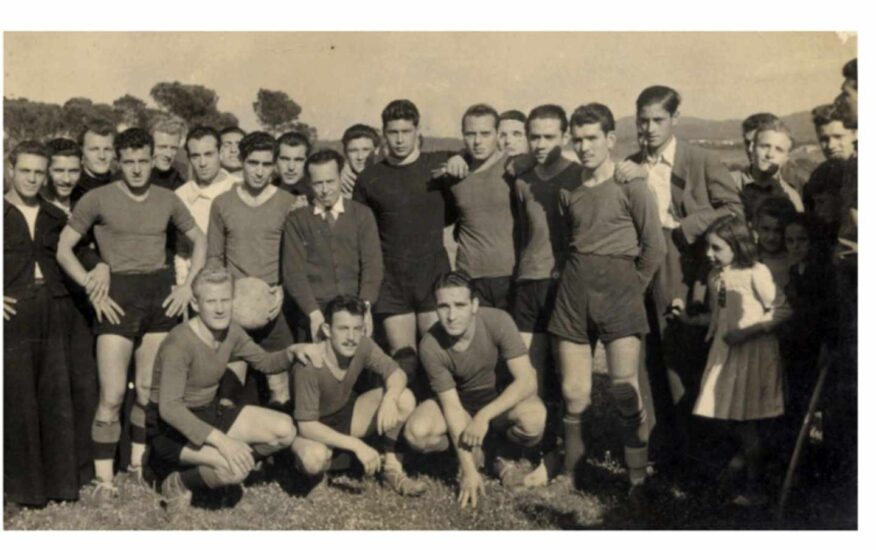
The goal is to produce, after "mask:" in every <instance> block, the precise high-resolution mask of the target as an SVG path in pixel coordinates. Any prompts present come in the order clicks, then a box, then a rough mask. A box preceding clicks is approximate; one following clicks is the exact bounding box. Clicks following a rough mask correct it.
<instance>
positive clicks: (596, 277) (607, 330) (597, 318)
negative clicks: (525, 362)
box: [548, 254, 648, 344]
mask: <svg viewBox="0 0 876 550" xmlns="http://www.w3.org/2000/svg"><path fill="white" fill-rule="evenodd" d="M548 331H549V332H550V333H551V334H555V335H557V336H559V337H560V338H563V339H565V340H569V341H571V342H575V343H579V344H588V343H589V344H593V343H595V341H596V339H599V340H601V341H602V343H603V344H607V343H609V342H612V341H614V340H617V339H618V338H623V337H625V336H640V335H643V334H647V333H648V317H647V314H646V313H645V288H644V285H643V284H642V281H641V279H640V278H639V273H638V271H636V263H635V260H634V259H633V258H621V257H611V256H595V255H592V254H572V255H570V256H569V260H568V262H567V263H566V267H565V269H564V270H563V276H562V278H561V281H560V289H559V291H558V292H557V299H556V304H555V306H554V314H553V316H552V317H551V321H550V325H549V326H548Z"/></svg>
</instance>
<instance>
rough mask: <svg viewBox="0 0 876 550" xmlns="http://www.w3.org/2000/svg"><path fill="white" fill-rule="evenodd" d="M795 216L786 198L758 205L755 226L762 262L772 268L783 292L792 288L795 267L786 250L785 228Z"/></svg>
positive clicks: (765, 201)
mask: <svg viewBox="0 0 876 550" xmlns="http://www.w3.org/2000/svg"><path fill="white" fill-rule="evenodd" d="M794 215H795V210H794V205H793V204H791V202H790V201H788V200H787V199H785V198H784V197H767V198H765V199H763V200H762V201H761V202H760V204H759V205H758V207H757V211H756V212H755V214H754V219H753V220H752V224H751V227H752V229H753V230H754V233H755V235H756V237H757V255H758V259H759V260H760V261H761V262H763V264H764V265H766V266H767V267H768V268H769V270H770V272H771V273H772V274H773V280H774V281H775V283H776V285H777V286H778V287H779V288H781V289H784V288H785V286H786V285H787V284H788V270H789V269H790V267H791V260H790V258H789V255H788V251H787V250H786V249H785V226H786V225H787V224H788V222H789V221H790V220H791V219H792V218H793V217H794Z"/></svg>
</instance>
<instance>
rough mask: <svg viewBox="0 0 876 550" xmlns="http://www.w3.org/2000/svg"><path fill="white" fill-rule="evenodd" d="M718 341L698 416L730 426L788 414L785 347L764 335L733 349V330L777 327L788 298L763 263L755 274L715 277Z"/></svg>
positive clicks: (712, 332)
mask: <svg viewBox="0 0 876 550" xmlns="http://www.w3.org/2000/svg"><path fill="white" fill-rule="evenodd" d="M709 291H710V294H711V303H712V320H711V324H710V325H709V333H708V336H707V339H709V338H711V339H712V347H711V348H710V350H709V359H708V361H707V363H706V370H705V371H704V372H703V380H702V384H701V385H700V394H699V397H698V398H697V402H696V404H695V405H694V411H693V412H694V414H696V415H699V416H705V417H709V418H719V419H725V420H755V419H759V418H772V417H776V416H780V415H782V414H783V412H784V400H783V395H782V366H781V359H780V357H779V342H778V339H777V338H776V336H775V335H774V334H771V333H770V334H761V335H759V336H757V337H755V338H752V339H750V340H748V341H746V342H743V343H741V344H736V345H733V346H729V345H727V343H726V342H725V341H724V335H725V334H727V332H728V331H729V330H732V329H738V328H746V327H750V326H752V325H755V324H758V323H762V322H773V321H774V312H775V311H776V309H777V308H778V307H780V306H784V294H783V293H782V292H781V290H779V289H778V288H777V287H776V284H775V282H774V281H773V276H772V274H771V273H770V270H769V269H768V268H767V267H766V266H765V265H763V264H762V263H756V264H755V265H754V266H753V267H750V268H734V267H725V268H722V269H720V270H715V271H713V272H712V273H711V274H710V275H709Z"/></svg>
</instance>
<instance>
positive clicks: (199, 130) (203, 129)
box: [186, 124, 222, 153]
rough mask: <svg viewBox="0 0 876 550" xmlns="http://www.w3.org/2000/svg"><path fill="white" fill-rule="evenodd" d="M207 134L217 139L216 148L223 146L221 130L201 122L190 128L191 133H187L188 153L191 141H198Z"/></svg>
mask: <svg viewBox="0 0 876 550" xmlns="http://www.w3.org/2000/svg"><path fill="white" fill-rule="evenodd" d="M207 136H212V137H213V138H214V139H215V140H216V149H219V147H221V146H222V138H221V137H220V136H219V132H217V131H216V128H213V127H212V126H205V125H203V124H199V125H197V126H195V127H194V128H192V129H191V130H189V133H188V134H186V153H188V152H189V142H190V141H192V140H194V141H198V140H201V139H204V138H205V137H207Z"/></svg>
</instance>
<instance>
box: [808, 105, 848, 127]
mask: <svg viewBox="0 0 876 550" xmlns="http://www.w3.org/2000/svg"><path fill="white" fill-rule="evenodd" d="M831 122H842V123H843V127H845V128H848V129H850V130H852V129H855V128H857V121H855V120H852V118H851V116H850V113H849V112H848V109H845V108H843V106H842V105H838V104H837V103H825V104H824V105H819V106H818V107H816V108H814V109H812V124H813V125H814V126H815V127H816V128H820V127H822V126H826V125H828V124H830V123H831Z"/></svg>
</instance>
